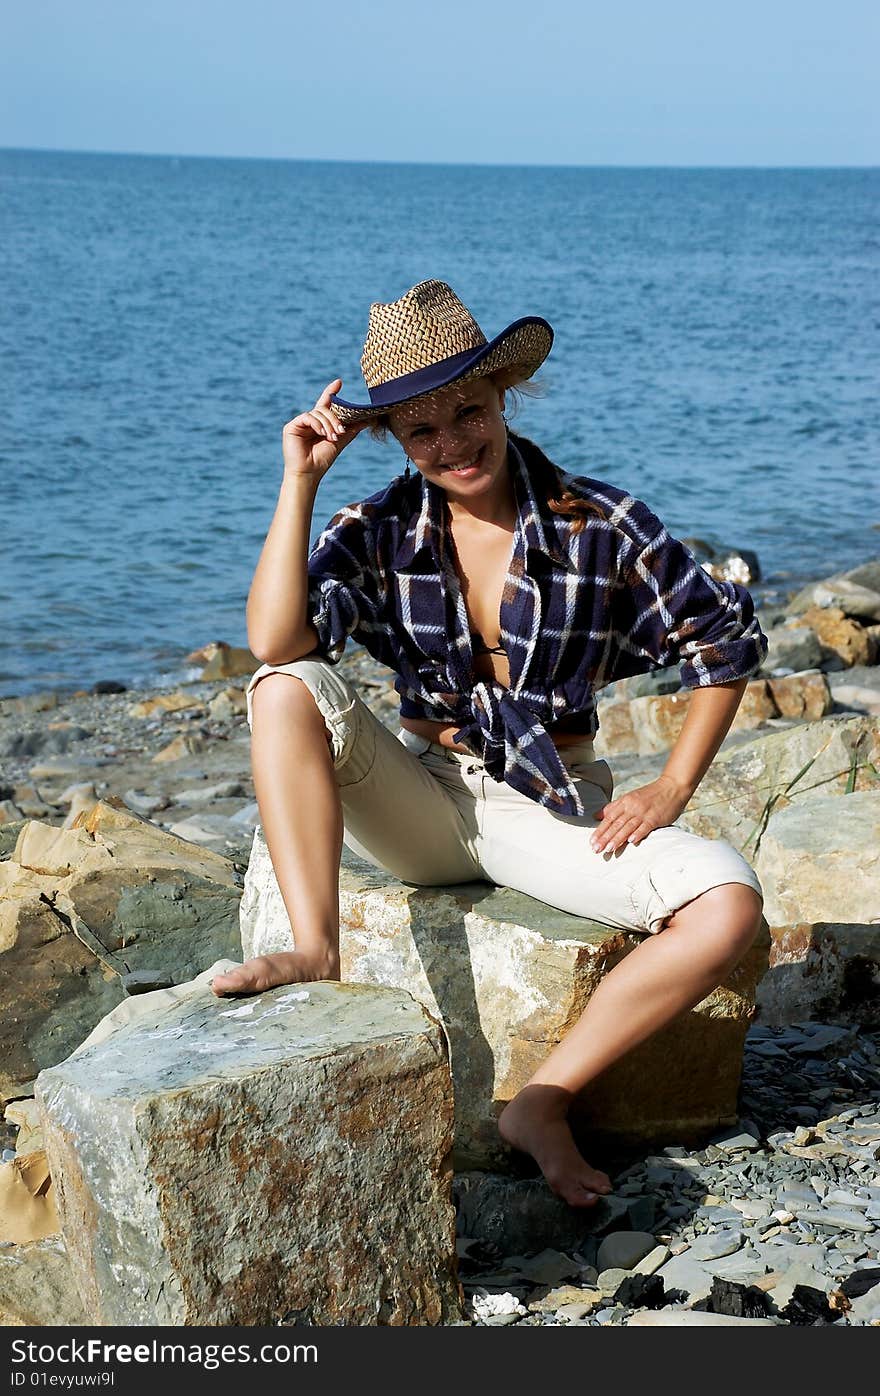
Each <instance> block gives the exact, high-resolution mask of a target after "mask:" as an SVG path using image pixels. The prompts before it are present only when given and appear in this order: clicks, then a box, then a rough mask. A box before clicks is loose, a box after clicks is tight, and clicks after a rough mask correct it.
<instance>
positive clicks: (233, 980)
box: [211, 674, 342, 996]
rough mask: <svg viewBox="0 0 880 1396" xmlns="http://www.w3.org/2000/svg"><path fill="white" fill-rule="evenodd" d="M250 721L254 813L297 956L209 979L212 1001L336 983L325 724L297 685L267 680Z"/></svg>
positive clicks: (335, 823)
mask: <svg viewBox="0 0 880 1396" xmlns="http://www.w3.org/2000/svg"><path fill="white" fill-rule="evenodd" d="M251 720H252V724H253V730H252V734H251V765H252V768H253V774H254V791H255V793H256V797H257V807H258V809H259V812H260V820H261V823H262V828H263V834H264V835H265V839H266V845H267V847H268V849H269V855H270V857H271V859H272V866H273V868H274V869H275V876H276V877H277V879H278V887H279V890H280V892H281V896H282V899H283V901H284V905H285V907H286V909H287V914H288V916H289V917H290V924H291V926H292V927H293V928H294V937H295V940H296V950H294V951H291V952H289V953H285V954H279V955H260V956H258V957H257V958H256V959H253V960H247V961H246V962H245V963H244V964H243V965H242V966H241V967H240V968H239V969H235V970H231V971H230V972H229V973H228V974H218V975H215V977H214V979H213V981H212V984H211V987H212V989H213V990H214V993H215V994H217V995H218V996H220V995H223V994H231V993H256V992H259V991H260V990H263V989H269V988H272V987H273V986H274V985H276V984H292V983H297V982H301V981H304V980H315V979H338V978H339V861H340V858H341V856H342V806H341V803H340V799H339V788H338V786H337V784H336V776H335V773H334V770H333V760H332V757H331V755H330V751H329V747H328V742H329V734H328V732H327V729H326V727H325V726H324V719H323V718H322V716H321V714H320V712H319V711H318V708H317V705H316V703H315V700H314V698H313V697H312V694H311V693H310V692H309V690H308V688H307V687H306V685H305V684H304V683H303V682H302V680H301V679H298V678H297V677H296V676H295V675H293V674H267V675H266V677H265V678H263V679H261V680H260V682H259V683H258V684H257V686H256V688H255V689H254V693H253V707H252V719H251Z"/></svg>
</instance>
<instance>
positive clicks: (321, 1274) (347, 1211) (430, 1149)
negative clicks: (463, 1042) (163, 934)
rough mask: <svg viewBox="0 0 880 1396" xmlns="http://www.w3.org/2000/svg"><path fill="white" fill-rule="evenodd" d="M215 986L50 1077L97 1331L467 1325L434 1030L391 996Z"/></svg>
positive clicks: (202, 983) (62, 1204) (95, 1044)
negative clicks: (236, 995)
mask: <svg viewBox="0 0 880 1396" xmlns="http://www.w3.org/2000/svg"><path fill="white" fill-rule="evenodd" d="M220 967H222V966H217V968H220ZM211 972H212V971H206V973H205V974H204V975H202V976H201V977H200V980H199V981H198V982H194V983H193V984H192V985H190V986H189V989H190V992H188V993H185V994H180V995H178V996H177V997H172V998H171V1000H170V1001H169V998H168V993H167V991H163V992H162V993H160V994H157V995H156V996H155V1001H154V1002H152V1003H151V1002H150V1000H151V999H153V997H154V996H152V995H147V996H145V997H144V998H143V999H141V1000H139V1001H138V1005H137V1012H136V1013H134V1014H133V1016H132V1017H131V1019H130V1021H128V1022H126V1023H124V1024H122V1025H121V1026H115V1027H114V1029H113V1030H112V1031H111V1032H110V1033H109V1035H106V1036H103V1038H102V1036H101V1033H100V1031H99V1032H97V1033H96V1035H95V1038H94V1039H93V1040H92V1042H91V1043H85V1044H83V1046H82V1047H81V1048H80V1050H78V1051H77V1052H75V1053H74V1054H73V1055H72V1056H71V1057H69V1058H68V1060H67V1061H65V1062H63V1063H61V1064H59V1065H58V1066H55V1067H53V1068H50V1069H49V1070H46V1071H43V1072H41V1073H40V1076H39V1077H38V1079H37V1082H36V1098H37V1103H38V1105H39V1107H40V1115H41V1121H42V1127H43V1137H44V1139H45V1143H46V1150H47V1154H48V1157H49V1164H50V1168H51V1173H52V1180H53V1185H54V1187H55V1190H56V1205H57V1208H58V1214H59V1217H60V1219H61V1230H62V1234H63V1236H64V1240H65V1244H66V1247H67V1251H68V1254H69V1256H70V1263H71V1267H72V1271H73V1275H74V1280H75V1285H76V1288H77V1291H78V1293H79V1295H80V1298H81V1301H82V1304H83V1308H84V1310H85V1313H86V1315H87V1317H88V1320H89V1322H90V1323H93V1324H111V1325H143V1324H148V1325H154V1324H161V1325H175V1326H180V1325H211V1326H229V1325H236V1326H237V1325H259V1326H266V1327H268V1326H272V1325H277V1324H294V1323H311V1324H319V1325H333V1324H358V1325H373V1324H390V1325H417V1324H437V1323H445V1322H451V1321H455V1320H457V1319H459V1318H460V1317H461V1303H462V1295H461V1290H460V1287H459V1285H458V1280H457V1275H456V1258H455V1213H454V1209H453V1206H452V1202H451V1185H452V1173H451V1165H450V1158H449V1150H450V1144H451V1139H452V1095H451V1081H450V1076H449V1063H448V1052H447V1044H446V1040H445V1037H444V1035H443V1032H442V1029H441V1027H440V1025H439V1024H438V1023H437V1022H435V1021H434V1020H433V1019H432V1018H431V1017H430V1016H429V1015H428V1014H426V1013H425V1011H424V1010H423V1009H422V1008H421V1007H420V1006H419V1005H418V1004H417V1003H416V1002H415V1001H414V1000H413V999H412V997H411V996H410V995H409V994H407V993H406V992H404V991H403V990H399V989H398V990H392V989H376V988H373V987H368V986H364V985H357V984H337V983H330V982H327V981H324V982H321V983H309V984H307V985H285V986H282V987H281V988H278V989H274V990H270V991H269V992H267V993H264V994H259V995H254V996H251V997H247V998H245V999H229V998H216V997H215V996H214V995H213V994H212V992H211V990H210V986H209V984H208V983H207V982H206V981H207V979H208V977H209V974H210V973H211Z"/></svg>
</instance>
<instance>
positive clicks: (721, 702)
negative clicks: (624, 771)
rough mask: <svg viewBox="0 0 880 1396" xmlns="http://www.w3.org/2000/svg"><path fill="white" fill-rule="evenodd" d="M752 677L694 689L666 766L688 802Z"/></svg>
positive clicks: (669, 777) (666, 772)
mask: <svg viewBox="0 0 880 1396" xmlns="http://www.w3.org/2000/svg"><path fill="white" fill-rule="evenodd" d="M748 682H749V681H748V679H733V680H731V682H729V683H720V684H712V685H711V686H707V687H705V688H692V689H691V690H690V693H691V701H690V703H689V705H688V710H687V716H686V717H685V720H684V725H683V727H682V729H681V731H680V732H679V734H678V737H677V738H676V740H675V743H674V745H673V747H672V750H671V751H670V753H669V756H668V758H667V761H666V765H665V766H664V768H663V779H665V780H671V781H672V782H673V783H674V784H675V785H676V787H677V788H678V790H679V792H680V794H681V795H683V796H684V801H685V804H687V802H688V800H689V799H690V798H691V796H692V795H693V793H694V791H695V790H696V788H697V786H698V785H699V783H700V781H701V780H702V779H703V776H704V775H705V774H706V772H707V771H708V769H709V767H710V766H711V764H712V761H713V759H714V757H715V753H716V752H717V750H718V748H719V747H720V745H721V743H722V742H723V741H724V738H725V737H726V736H727V733H728V731H729V730H730V724H731V723H732V722H733V719H734V717H735V716H736V710H737V708H738V707H739V705H740V702H741V700H742V696H743V694H744V693H745V691H746V687H747V685H748Z"/></svg>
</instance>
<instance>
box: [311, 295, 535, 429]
mask: <svg viewBox="0 0 880 1396" xmlns="http://www.w3.org/2000/svg"><path fill="white" fill-rule="evenodd" d="M552 344H553V330H552V329H551V327H550V325H549V324H548V323H547V321H546V320H543V319H542V318H541V317H540V316H538V315H527V316H524V317H523V318H522V319H521V320H514V321H513V323H512V324H511V325H508V326H507V329H505V330H502V331H501V333H500V334H498V335H496V336H495V338H494V339H490V340H489V341H488V342H487V343H486V344H481V345H479V346H478V347H477V348H476V349H473V350H471V351H469V352H467V353H465V354H454V355H453V356H452V357H451V358H449V359H440V361H439V362H438V363H436V364H431V365H430V367H429V368H428V369H420V370H419V371H418V373H417V374H412V373H410V374H406V375H405V377H404V378H402V379H399V380H393V381H392V382H391V383H388V384H383V389H385V390H386V391H387V390H390V393H391V398H390V400H386V401H384V402H382V403H381V404H375V403H358V402H346V401H345V399H344V398H340V397H337V396H336V394H335V393H334V394H333V396H332V397H331V398H330V403H331V405H332V407H333V410H334V412H335V414H336V416H337V417H338V418H339V420H340V422H341V423H342V424H343V425H344V426H352V425H353V424H354V423H355V422H364V421H369V420H370V419H371V418H374V417H382V416H384V415H385V413H386V412H390V411H391V410H392V408H394V407H397V406H399V405H401V404H402V403H405V402H418V401H420V400H421V399H422V398H426V397H430V396H431V394H432V393H436V392H437V390H438V388H445V387H448V386H449V384H450V383H459V382H463V381H465V380H466V379H468V378H483V377H485V376H486V375H487V374H489V373H495V372H497V371H498V369H501V368H510V367H513V366H514V365H516V366H517V367H518V368H520V369H521V371H522V376H523V379H524V380H525V379H526V378H531V376H532V374H533V373H535V372H536V371H537V370H538V368H540V366H541V364H542V363H543V362H544V360H545V359H546V357H547V355H548V354H549V353H550V348H551V346H552ZM395 381H397V382H399V384H400V389H401V391H400V393H399V395H397V394H396V393H395V389H394V382H395ZM408 389H409V391H408Z"/></svg>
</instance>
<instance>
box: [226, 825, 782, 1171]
mask: <svg viewBox="0 0 880 1396" xmlns="http://www.w3.org/2000/svg"><path fill="white" fill-rule="evenodd" d="M339 898H340V956H341V966H342V978H343V980H345V981H354V982H357V983H370V984H385V985H398V986H401V987H403V988H406V989H408V990H409V991H410V993H411V994H413V996H414V997H415V998H416V999H418V1000H419V1002H420V1003H422V1004H424V1005H425V1007H426V1008H427V1010H428V1011H429V1013H431V1014H432V1016H435V1017H437V1018H439V1019H440V1021H441V1022H442V1023H443V1024H444V1026H445V1028H446V1031H447V1035H448V1038H449V1042H450V1049H451V1063H452V1074H453V1080H454V1083H455V1153H454V1162H455V1167H456V1168H457V1169H458V1170H467V1169H471V1168H489V1169H492V1168H497V1167H499V1166H500V1167H502V1168H503V1167H506V1166H508V1165H509V1163H510V1155H511V1151H510V1150H509V1148H508V1147H507V1145H506V1144H505V1143H504V1141H503V1140H502V1139H501V1137H500V1135H499V1133H498V1127H497V1119H498V1115H499V1114H500V1112H501V1110H502V1109H503V1107H504V1105H505V1104H506V1103H507V1101H508V1100H510V1099H511V1098H512V1097H513V1096H514V1095H516V1093H517V1092H518V1091H519V1090H520V1089H521V1088H522V1087H523V1086H524V1085H525V1084H526V1082H527V1081H528V1080H529V1079H530V1077H531V1076H532V1075H533V1074H534V1072H535V1070H536V1069H537V1067H538V1066H539V1065H540V1064H541V1063H542V1062H543V1061H544V1060H545V1058H546V1057H547V1056H548V1055H549V1053H550V1051H551V1050H552V1048H553V1047H554V1046H555V1044H556V1043H557V1042H558V1041H559V1040H560V1039H561V1038H562V1037H563V1036H564V1035H565V1033H566V1032H567V1031H568V1029H569V1028H570V1027H571V1026H573V1025H574V1023H575V1022H576V1021H577V1019H578V1018H579V1017H580V1015H581V1013H582V1011H583V1009H584V1007H585V1006H586V1004H587V1002H588V1000H589V998H590V996H591V994H592V993H593V992H594V990H595V989H596V987H597V985H598V984H599V983H600V981H601V979H602V978H603V976H604V975H605V974H607V973H608V972H609V971H610V970H611V969H612V968H613V966H614V965H615V964H617V963H618V961H619V960H621V959H622V958H623V957H624V956H625V955H627V954H629V952H630V951H631V950H633V949H635V947H636V946H637V945H638V944H640V942H641V941H642V939H644V937H643V936H642V935H640V934H638V933H636V932H629V931H622V930H617V929H615V928H613V927H610V926H607V925H604V924H602V923H600V922H597V921H590V920H587V919H585V918H582V917H578V916H571V915H568V914H567V913H565V912H561V911H557V910H555V909H554V908H552V907H549V906H547V905H545V904H544V903H543V902H540V901H537V900H535V899H534V898H532V897H528V896H525V895H524V894H523V893H520V892H514V891H511V890H510V889H509V888H503V887H496V886H494V885H493V884H491V883H488V882H471V883H463V884H461V885H456V886H444V887H415V886H409V885H406V884H403V883H401V882H398V881H397V880H396V879H395V878H393V877H392V876H391V875H390V874H388V873H385V872H384V871H382V870H380V869H378V868H375V867H373V866H372V865H370V864H367V863H365V862H362V861H361V860H359V859H357V858H355V857H354V856H353V855H352V854H351V853H350V852H349V851H348V850H345V852H344V853H343V860H342V868H341V871H340V880H339ZM241 931H242V947H243V954H244V956H245V958H249V957H250V956H251V955H255V954H270V953H272V952H274V951H279V950H282V949H288V950H289V949H290V948H291V946H292V945H293V936H292V934H291V929H290V922H289V919H288V916H287V913H286V911H285V908H284V904H283V902H282V900H281V894H280V891H279V889H278V884H277V881H276V879H275V874H274V871H273V868H272V863H271V859H270V857H269V852H268V849H267V847H266V844H265V840H264V839H263V837H262V831H261V830H260V829H257V830H256V831H255V835H254V844H253V850H252V852H251V858H250V864H249V867H248V873H247V878H246V880H245V887H244V892H243V894H242V903H241ZM765 967H766V942H765V943H764V944H762V942H761V938H759V939H758V941H757V942H756V944H755V946H754V947H753V948H752V950H751V951H750V952H749V953H748V954H747V955H746V957H745V958H744V959H743V961H742V962H741V963H740V965H739V966H737V968H736V969H735V970H734V971H733V972H732V973H731V974H730V975H729V976H728V979H727V981H726V982H725V984H723V985H722V986H720V987H719V988H718V989H716V990H715V991H714V992H713V993H712V994H710V995H709V996H708V997H707V998H706V999H704V1000H703V1002H702V1003H700V1004H698V1005H697V1007H696V1008H695V1009H694V1010H692V1011H691V1012H689V1013H686V1014H682V1015H680V1016H679V1018H678V1019H677V1020H676V1021H675V1022H673V1023H672V1024H670V1025H669V1026H668V1027H666V1028H665V1029H663V1030H662V1031H661V1032H659V1033H658V1034H656V1035H655V1036H654V1037H653V1038H652V1039H651V1040H650V1041H649V1042H647V1043H645V1044H643V1045H642V1046H641V1047H638V1048H636V1049H635V1050H634V1051H632V1052H630V1053H629V1054H628V1055H627V1056H626V1057H625V1058H624V1059H623V1060H622V1061H620V1062H618V1063H616V1064H615V1065H614V1066H613V1067H611V1068H609V1070H607V1071H606V1072H604V1073H603V1074H602V1076H601V1077H600V1078H599V1079H598V1080H597V1081H595V1082H593V1083H592V1084H591V1085H590V1086H589V1087H588V1088H587V1089H586V1090H585V1091H584V1092H583V1093H582V1094H581V1095H580V1096H579V1097H578V1099H577V1101H576V1103H575V1105H574V1106H573V1109H572V1124H573V1127H574V1128H575V1130H576V1132H580V1131H581V1130H582V1131H583V1132H584V1133H588V1134H589V1147H590V1148H592V1149H593V1150H594V1151H595V1145H596V1142H597V1138H599V1137H601V1136H606V1139H607V1143H608V1144H609V1145H611V1146H613V1147H617V1146H620V1145H624V1146H627V1147H628V1146H629V1145H631V1144H635V1145H641V1144H642V1143H644V1142H646V1141H661V1142H662V1143H663V1144H664V1145H665V1144H668V1143H670V1142H672V1141H676V1142H695V1141H697V1140H701V1139H703V1138H704V1137H705V1136H706V1135H708V1134H710V1133H712V1132H714V1131H716V1130H718V1129H719V1128H721V1127H723V1126H725V1125H728V1124H732V1123H733V1122H734V1120H735V1118H736V1097H737V1088H738V1086H739V1079H740V1072H741V1068H742V1052H743V1046H744V1042H745V1034H746V1031H747V1029H748V1026H749V1023H750V1021H751V1016H752V1012H753V1004H754V994H755V985H756V982H757V980H758V979H759V978H760V976H761V974H762V973H763V971H764V969H765ZM588 1156H589V1155H588ZM594 1161H597V1160H594Z"/></svg>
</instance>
